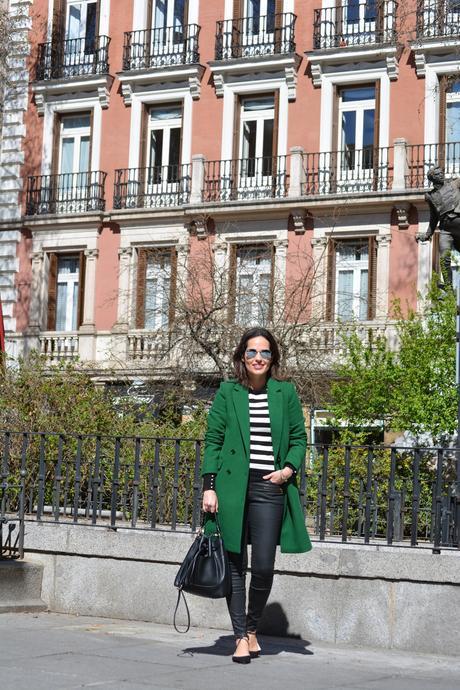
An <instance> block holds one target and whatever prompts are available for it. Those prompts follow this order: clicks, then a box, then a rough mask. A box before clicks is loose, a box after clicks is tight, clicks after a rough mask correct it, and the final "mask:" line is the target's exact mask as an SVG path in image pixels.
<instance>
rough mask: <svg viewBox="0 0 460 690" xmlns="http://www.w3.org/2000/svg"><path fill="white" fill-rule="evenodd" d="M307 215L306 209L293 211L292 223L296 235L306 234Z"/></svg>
mask: <svg viewBox="0 0 460 690" xmlns="http://www.w3.org/2000/svg"><path fill="white" fill-rule="evenodd" d="M306 218H307V215H306V213H305V211H304V209H294V210H293V211H291V219H292V225H293V226H294V232H295V234H296V235H305V232H306V230H307V228H306Z"/></svg>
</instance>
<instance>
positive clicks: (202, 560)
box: [174, 513, 232, 633]
mask: <svg viewBox="0 0 460 690" xmlns="http://www.w3.org/2000/svg"><path fill="white" fill-rule="evenodd" d="M215 523H216V531H215V532H214V534H204V533H203V532H202V531H200V533H199V534H198V535H197V537H196V539H195V541H194V542H193V544H192V545H191V547H190V549H189V550H188V552H187V554H186V556H185V558H184V560H183V563H182V565H181V567H180V568H179V571H178V573H177V575H176V578H175V580H174V586H175V587H177V588H178V590H179V592H178V594H177V604H176V609H175V611H174V628H175V629H176V630H177V632H182V633H186V632H188V630H189V629H190V612H189V609H188V606H187V601H186V599H185V596H184V592H187V593H188V594H196V595H197V596H199V597H207V598H208V599H222V598H223V597H226V596H227V595H228V594H230V592H231V587H232V581H231V575H230V566H229V562H228V556H227V552H226V550H225V547H224V542H223V539H222V535H221V533H220V527H219V520H218V517H217V513H216V515H215ZM201 529H202V528H201ZM181 596H182V597H183V599H184V603H185V608H186V610H187V629H186V630H179V629H178V628H177V625H176V614H177V609H178V608H179V603H180V597H181Z"/></svg>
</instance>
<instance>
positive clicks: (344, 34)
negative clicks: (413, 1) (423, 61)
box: [313, 0, 397, 50]
mask: <svg viewBox="0 0 460 690" xmlns="http://www.w3.org/2000/svg"><path fill="white" fill-rule="evenodd" d="M396 11H397V3H396V2H394V0H383V1H380V0H353V1H352V0H348V1H345V2H343V3H342V4H340V5H339V6H337V7H325V8H322V9H318V10H315V14H314V26H313V44H314V47H315V49H316V50H319V49H324V48H345V47H347V46H362V45H372V44H388V43H389V44H393V43H395V42H396V29H395V24H396Z"/></svg>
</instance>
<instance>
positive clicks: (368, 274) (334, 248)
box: [326, 236, 377, 321]
mask: <svg viewBox="0 0 460 690" xmlns="http://www.w3.org/2000/svg"><path fill="white" fill-rule="evenodd" d="M376 268H377V247H376V240H375V237H373V236H372V237H369V238H366V239H362V240H361V239H356V240H355V239H353V240H341V241H338V240H334V239H330V240H329V246H328V275H327V314H326V318H328V319H330V320H332V319H333V318H335V319H338V320H340V321H351V320H359V321H367V320H371V319H373V318H375V299H376Z"/></svg>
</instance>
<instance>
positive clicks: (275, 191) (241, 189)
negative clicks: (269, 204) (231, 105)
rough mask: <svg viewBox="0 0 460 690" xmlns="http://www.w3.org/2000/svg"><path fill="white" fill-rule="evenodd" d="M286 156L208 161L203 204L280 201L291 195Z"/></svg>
mask: <svg viewBox="0 0 460 690" xmlns="http://www.w3.org/2000/svg"><path fill="white" fill-rule="evenodd" d="M286 162H287V157H286V156H264V157H263V158H240V159H233V160H226V161H208V162H207V163H206V164H205V178H204V191H203V201H208V202H210V201H211V202H214V201H234V200H238V201H245V200H255V199H277V198H283V197H285V196H286V194H287V188H288V174H287V168H286Z"/></svg>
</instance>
